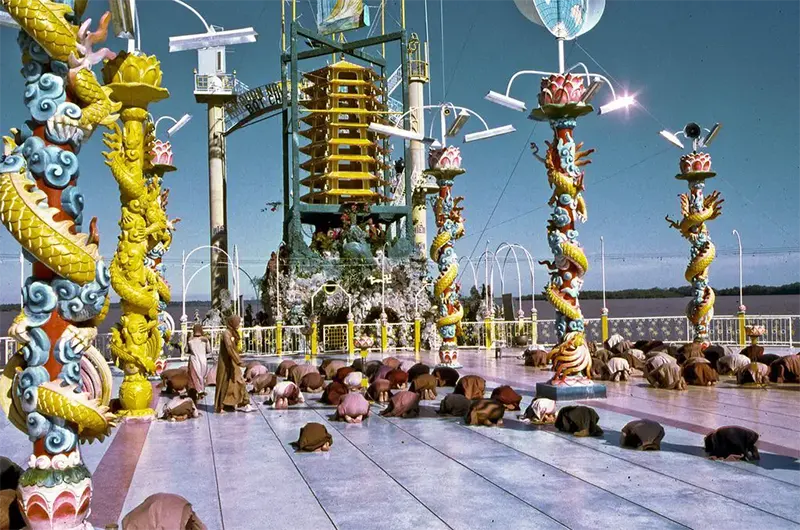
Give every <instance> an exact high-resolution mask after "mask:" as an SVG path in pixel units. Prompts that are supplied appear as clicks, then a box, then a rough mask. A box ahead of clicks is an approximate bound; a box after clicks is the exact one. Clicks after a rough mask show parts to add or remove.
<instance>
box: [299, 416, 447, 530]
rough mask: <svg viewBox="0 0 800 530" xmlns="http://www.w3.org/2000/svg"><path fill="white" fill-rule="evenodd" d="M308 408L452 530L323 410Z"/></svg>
mask: <svg viewBox="0 0 800 530" xmlns="http://www.w3.org/2000/svg"><path fill="white" fill-rule="evenodd" d="M308 408H309V409H310V410H313V411H314V413H315V414H316V415H317V416H319V417H320V418H322V419H323V420H324V421H325V423H327V424H328V425H330V426H331V428H332V429H335V430H336V432H337V433H339V435H340V436H341V437H342V438H344V439H345V440H347V442H348V443H349V444H350V445H351V446H353V448H354V449H355V450H356V451H358V452H359V453H361V454H362V455H364V457H365V458H366V459H367V460H369V461H370V462H372V463H373V464H374V465H375V467H377V468H378V469H380V470H381V471H383V472H384V474H386V476H387V477H389V478H390V479H391V480H392V481H393V482H394V483H395V484H397V485H398V486H400V487H401V488H403V490H404V491H405V492H406V493H408V494H409V495H411V497H412V498H413V499H414V500H416V501H417V502H418V503H420V504H421V505H422V506H424V507H425V509H426V510H428V511H429V512H430V513H431V515H433V516H434V517H436V518H437V519H439V520H440V521H441V522H442V524H443V525H445V526H446V527H447V528H450V529H452V528H453V527H452V526H450V525H449V524H447V522H446V521H445V520H444V519H442V518H441V517H439V515H438V514H437V513H436V512H434V511H433V510H431V508H430V507H429V506H428V505H427V504H425V503H424V502H422V500H421V499H420V498H419V497H417V496H416V495H414V494H413V493H411V491H409V489H408V488H406V487H405V486H404V485H403V484H401V483H400V481H398V480H397V479H396V478H394V477H393V476H392V475H391V474H390V473H389V472H388V471H386V469H384V467H383V466H381V465H380V464H378V463H377V462H376V461H375V460H373V459H372V458H371V457H370V456H369V455H367V453H365V452H364V451H362V450H361V448H360V447H358V446H357V445H356V444H354V443H353V442H352V441H351V440H350V438H348V437H347V436H346V435H345V434H344V432H343V431H342V430H341V429H339V428H338V427H336V426H334V425H333V424H332V423H331V422H330V421H329V420H328V418H326V417H325V416H324V415H323V414H322V413H320V412H319V411H320V410H325V409H320V408H319V407H310V406H309V407H308Z"/></svg>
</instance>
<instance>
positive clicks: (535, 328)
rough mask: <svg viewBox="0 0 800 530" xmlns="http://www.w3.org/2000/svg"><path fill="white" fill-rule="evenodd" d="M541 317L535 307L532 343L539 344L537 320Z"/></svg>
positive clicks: (532, 320) (532, 315) (532, 313)
mask: <svg viewBox="0 0 800 530" xmlns="http://www.w3.org/2000/svg"><path fill="white" fill-rule="evenodd" d="M538 319H539V315H538V313H537V312H536V310H535V309H534V310H533V311H532V312H531V344H538V343H539V329H538V325H537V321H538Z"/></svg>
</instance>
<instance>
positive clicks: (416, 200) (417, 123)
mask: <svg viewBox="0 0 800 530" xmlns="http://www.w3.org/2000/svg"><path fill="white" fill-rule="evenodd" d="M408 87H409V88H408V95H409V98H408V100H409V106H410V107H411V109H412V110H411V130H413V131H421V132H422V133H423V134H424V133H425V110H424V109H423V108H422V107H423V106H424V105H425V98H424V88H425V83H424V82H423V81H422V80H421V79H418V78H415V80H413V81H411V82H410V83H409V84H408ZM426 168H427V153H426V152H425V144H423V143H422V142H418V141H416V140H411V160H410V161H408V163H407V164H406V171H411V179H412V182H415V183H416V182H418V181H419V179H420V178H422V172H423V171H425V169H426ZM425 197H426V195H425V192H424V191H418V190H413V196H412V201H413V202H412V205H413V209H412V213H411V219H412V223H413V225H414V246H415V247H416V251H417V254H418V255H420V256H425V255H426V253H427V249H428V226H427V224H428V221H427V207H426V205H425Z"/></svg>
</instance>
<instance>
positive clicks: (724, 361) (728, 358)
mask: <svg viewBox="0 0 800 530" xmlns="http://www.w3.org/2000/svg"><path fill="white" fill-rule="evenodd" d="M750 362H751V361H750V359H749V358H748V357H747V356H746V355H740V354H738V353H734V354H733V355H725V356H723V357H720V358H719V360H717V373H719V374H720V375H731V374H735V373H736V372H738V371H739V369H740V368H743V367H745V366H747V365H748V364H750Z"/></svg>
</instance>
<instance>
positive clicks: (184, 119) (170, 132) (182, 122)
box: [167, 114, 192, 138]
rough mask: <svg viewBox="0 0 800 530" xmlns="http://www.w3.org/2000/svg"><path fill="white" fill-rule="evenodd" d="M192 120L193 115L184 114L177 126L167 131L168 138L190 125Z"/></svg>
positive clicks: (176, 123)
mask: <svg viewBox="0 0 800 530" xmlns="http://www.w3.org/2000/svg"><path fill="white" fill-rule="evenodd" d="M191 119H192V115H191V114H184V115H183V117H182V118H181V119H179V120H178V121H176V122H175V125H173V126H172V127H170V128H169V129H167V137H168V138H169V137H170V136H172V135H173V134H175V133H176V132H178V131H179V130H180V129H181V128H182V127H183V126H184V125H186V124H187V123H189V121H190V120H191Z"/></svg>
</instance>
